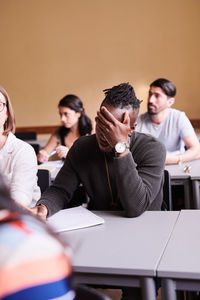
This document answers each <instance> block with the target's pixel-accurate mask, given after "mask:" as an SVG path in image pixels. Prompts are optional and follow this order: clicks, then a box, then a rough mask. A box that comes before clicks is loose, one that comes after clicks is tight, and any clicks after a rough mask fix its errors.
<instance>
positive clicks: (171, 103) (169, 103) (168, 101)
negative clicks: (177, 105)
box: [167, 97, 175, 107]
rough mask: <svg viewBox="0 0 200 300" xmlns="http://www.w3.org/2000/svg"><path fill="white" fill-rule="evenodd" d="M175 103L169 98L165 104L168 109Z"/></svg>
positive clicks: (173, 99) (172, 98)
mask: <svg viewBox="0 0 200 300" xmlns="http://www.w3.org/2000/svg"><path fill="white" fill-rule="evenodd" d="M174 102H175V98H174V97H171V98H169V99H168V100H167V103H168V107H171V106H172V105H173V104H174Z"/></svg>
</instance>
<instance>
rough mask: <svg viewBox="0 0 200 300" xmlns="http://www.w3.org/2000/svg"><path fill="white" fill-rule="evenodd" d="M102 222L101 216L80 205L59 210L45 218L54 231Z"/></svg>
mask: <svg viewBox="0 0 200 300" xmlns="http://www.w3.org/2000/svg"><path fill="white" fill-rule="evenodd" d="M103 223H104V219H103V218H101V217H99V216H97V215H95V214H94V213H93V212H91V211H89V210H88V209H87V208H84V207H82V206H78V207H73V208H67V209H63V210H60V211H59V212H57V213H56V214H55V215H53V216H51V217H49V218H47V224H49V225H50V226H51V227H52V228H53V229H54V230H55V231H56V232H62V231H68V230H74V229H80V228H84V227H90V226H96V225H99V224H103Z"/></svg>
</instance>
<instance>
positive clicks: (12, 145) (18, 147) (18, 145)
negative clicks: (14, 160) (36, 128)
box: [7, 132, 34, 153]
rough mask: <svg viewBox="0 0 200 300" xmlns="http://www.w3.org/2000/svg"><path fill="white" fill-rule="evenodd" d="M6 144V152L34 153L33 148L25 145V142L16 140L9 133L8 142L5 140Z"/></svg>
mask: <svg viewBox="0 0 200 300" xmlns="http://www.w3.org/2000/svg"><path fill="white" fill-rule="evenodd" d="M7 142H8V143H7V150H8V152H22V151H28V152H30V153H31V152H32V153H34V149H33V147H32V146H31V145H30V144H29V143H27V142H25V141H23V140H21V139H19V138H17V137H16V136H15V135H14V134H13V133H11V132H10V133H9V134H8V140H7Z"/></svg>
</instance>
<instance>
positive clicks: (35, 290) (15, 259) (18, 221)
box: [0, 175, 75, 300]
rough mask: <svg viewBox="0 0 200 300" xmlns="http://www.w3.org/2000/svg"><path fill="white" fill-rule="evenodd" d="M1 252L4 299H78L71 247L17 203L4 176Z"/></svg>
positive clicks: (0, 211)
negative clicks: (75, 291) (72, 276)
mask: <svg viewBox="0 0 200 300" xmlns="http://www.w3.org/2000/svg"><path fill="white" fill-rule="evenodd" d="M0 253H1V255H0V299H1V300H4V299H6V300H7V299H12V300H14V299H20V300H32V299H33V300H37V299H42V300H48V299H61V297H63V298H62V299H69V300H73V299H75V293H74V291H73V290H72V286H71V258H70V255H69V254H70V251H69V249H68V248H67V246H66V245H64V244H63V243H62V242H61V241H60V240H59V239H58V238H57V237H56V236H55V234H53V233H51V231H50V229H49V228H48V227H47V226H46V224H44V223H43V222H41V221H40V220H38V219H36V218H35V217H33V216H32V215H31V214H29V212H28V211H27V210H25V209H22V208H21V207H19V206H17V205H16V204H15V202H14V201H13V200H12V198H11V196H10V193H9V189H8V187H7V186H6V185H5V183H4V182H3V179H2V176H1V175H0ZM64 297H65V298H64Z"/></svg>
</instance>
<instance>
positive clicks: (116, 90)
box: [102, 83, 142, 110]
mask: <svg viewBox="0 0 200 300" xmlns="http://www.w3.org/2000/svg"><path fill="white" fill-rule="evenodd" d="M103 92H104V94H105V99H104V100H103V103H102V104H104V103H106V104H109V105H111V106H113V107H119V108H124V107H129V106H132V108H133V110H139V108H140V103H141V102H142V101H140V100H138V99H137V97H136V95H135V91H134V88H133V87H132V86H131V85H130V84H129V83H121V84H119V85H116V86H113V87H112V88H110V89H105V90H103Z"/></svg>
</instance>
